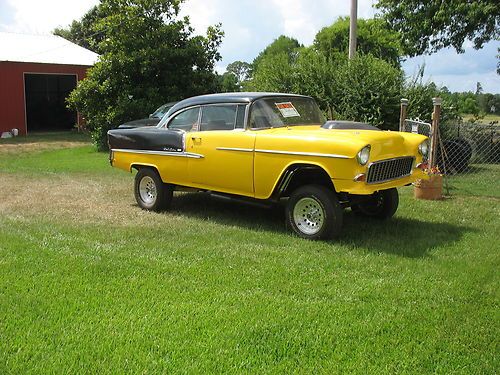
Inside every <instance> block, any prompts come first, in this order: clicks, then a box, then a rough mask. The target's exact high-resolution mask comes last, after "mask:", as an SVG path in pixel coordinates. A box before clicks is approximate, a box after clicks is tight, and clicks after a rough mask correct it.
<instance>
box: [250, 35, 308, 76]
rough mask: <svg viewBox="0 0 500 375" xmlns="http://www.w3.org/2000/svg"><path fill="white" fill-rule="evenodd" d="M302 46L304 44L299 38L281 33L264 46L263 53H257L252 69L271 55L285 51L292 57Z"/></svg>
mask: <svg viewBox="0 0 500 375" xmlns="http://www.w3.org/2000/svg"><path fill="white" fill-rule="evenodd" d="M301 47H303V46H302V45H301V44H300V43H299V42H298V40H297V39H294V38H290V37H287V36H285V35H280V36H279V37H278V38H277V39H275V40H274V41H273V42H272V43H271V44H269V45H268V46H267V47H266V48H264V50H263V51H262V52H261V53H259V54H258V55H257V57H256V58H255V59H254V60H253V62H252V69H253V70H255V69H257V68H258V67H259V65H260V63H261V62H262V60H264V58H266V57H269V56H274V55H279V54H282V53H284V54H285V55H286V56H288V59H292V58H293V56H294V54H295V53H296V52H297V50H298V49H299V48H301Z"/></svg>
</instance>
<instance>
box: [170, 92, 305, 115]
mask: <svg viewBox="0 0 500 375" xmlns="http://www.w3.org/2000/svg"><path fill="white" fill-rule="evenodd" d="M276 96H278V97H298V98H310V97H309V96H305V95H296V94H284V93H277V92H225V93H221V94H207V95H199V96H193V97H192V98H187V99H184V100H181V101H180V102H178V103H177V104H176V105H174V106H173V107H172V108H171V109H170V111H169V113H174V112H177V111H178V110H180V109H183V108H187V107H192V106H195V105H203V104H215V103H243V104H246V103H252V102H254V101H255V100H257V99H262V98H269V97H276Z"/></svg>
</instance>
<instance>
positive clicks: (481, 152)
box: [438, 123, 500, 174]
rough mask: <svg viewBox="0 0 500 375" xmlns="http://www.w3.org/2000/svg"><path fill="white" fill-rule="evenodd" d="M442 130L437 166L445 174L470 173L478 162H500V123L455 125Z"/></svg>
mask: <svg viewBox="0 0 500 375" xmlns="http://www.w3.org/2000/svg"><path fill="white" fill-rule="evenodd" d="M440 130H441V139H442V142H440V146H441V147H440V148H438V165H439V166H440V167H441V168H440V169H441V170H442V171H443V172H445V173H446V174H458V173H470V172H473V170H474V168H472V167H473V166H474V165H476V164H488V165H490V164H499V163H500V127H499V126H498V125H493V124H491V125H487V124H477V123H472V124H471V123H464V124H456V125H453V124H452V125H447V126H441V129H440ZM441 150H442V151H441Z"/></svg>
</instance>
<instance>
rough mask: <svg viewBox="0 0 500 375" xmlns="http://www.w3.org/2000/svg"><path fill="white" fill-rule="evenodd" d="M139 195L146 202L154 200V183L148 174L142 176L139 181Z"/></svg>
mask: <svg viewBox="0 0 500 375" xmlns="http://www.w3.org/2000/svg"><path fill="white" fill-rule="evenodd" d="M139 196H140V197H141V200H142V201H143V202H144V203H146V204H152V203H154V202H155V201H156V196H157V193H156V184H155V182H154V181H153V179H152V178H151V177H149V176H144V177H143V178H142V179H141V181H140V182H139Z"/></svg>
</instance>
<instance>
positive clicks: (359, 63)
mask: <svg viewBox="0 0 500 375" xmlns="http://www.w3.org/2000/svg"><path fill="white" fill-rule="evenodd" d="M402 84H403V73H402V71H401V70H400V69H399V68H396V67H394V66H393V65H391V64H390V63H388V62H386V61H384V60H381V59H378V58H376V57H373V56H371V55H364V56H363V55H358V56H357V57H356V58H354V59H353V60H349V61H348V60H347V57H346V56H345V55H343V54H340V53H336V54H331V55H330V56H328V57H327V56H325V55H324V54H322V53H321V52H319V51H317V50H315V49H313V48H302V49H300V50H298V51H297V54H296V56H295V57H294V58H290V57H289V56H288V55H287V54H284V53H281V54H277V55H273V56H268V57H265V58H263V59H262V61H261V62H260V64H259V66H258V68H257V70H256V71H255V72H254V79H253V80H252V82H251V88H252V89H254V90H259V91H278V92H292V93H300V94H305V95H310V96H312V97H314V98H315V99H316V101H317V102H318V104H319V105H320V107H321V109H323V111H324V112H325V113H326V114H327V115H328V117H330V118H335V119H344V120H357V121H366V122H369V123H371V124H373V125H376V126H380V127H381V128H384V129H396V128H397V124H398V118H399V102H400V98H401V96H400V95H401V89H402Z"/></svg>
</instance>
